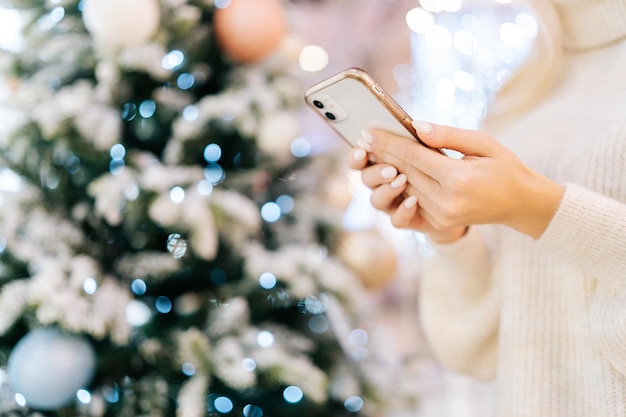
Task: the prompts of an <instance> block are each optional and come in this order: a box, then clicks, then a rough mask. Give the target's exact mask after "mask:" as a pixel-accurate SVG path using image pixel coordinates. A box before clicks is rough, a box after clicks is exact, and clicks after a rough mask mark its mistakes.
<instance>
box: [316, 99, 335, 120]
mask: <svg viewBox="0 0 626 417" xmlns="http://www.w3.org/2000/svg"><path fill="white" fill-rule="evenodd" d="M313 105H314V106H315V107H317V108H318V109H320V110H324V103H322V102H321V101H319V100H313ZM324 116H326V118H327V119H328V120H336V119H337V116H335V115H334V114H333V113H332V112H330V111H324Z"/></svg>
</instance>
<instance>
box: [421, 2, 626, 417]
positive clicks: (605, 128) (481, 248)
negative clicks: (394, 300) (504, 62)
mask: <svg viewBox="0 0 626 417" xmlns="http://www.w3.org/2000/svg"><path fill="white" fill-rule="evenodd" d="M559 14H560V15H561V16H562V17H563V19H564V27H565V29H566V33H565V35H566V36H565V45H566V46H567V48H568V49H569V51H570V52H568V53H566V55H565V62H564V71H563V74H562V77H561V78H560V79H559V81H558V83H557V85H556V86H554V87H553V90H551V91H550V93H549V94H547V95H546V97H545V98H544V100H542V101H541V102H540V103H539V104H538V105H537V106H535V107H534V108H533V109H532V110H531V111H529V112H527V113H526V114H524V115H521V116H520V117H519V118H517V119H516V120H515V122H513V123H511V124H510V125H509V126H507V128H506V129H505V130H503V131H501V132H494V134H495V136H496V137H497V138H498V139H499V140H501V141H502V142H503V143H504V144H505V145H506V146H507V147H509V148H510V149H512V150H513V151H514V152H515V153H516V154H517V155H518V156H519V157H520V158H521V159H522V160H523V161H524V163H526V164H527V165H528V166H529V167H531V168H532V169H534V170H536V171H538V172H540V173H542V174H544V175H546V176H548V177H549V178H551V179H553V180H554V181H557V182H559V183H561V184H565V185H566V191H565V196H564V198H563V200H562V202H561V204H560V207H559V209H558V211H557V213H556V215H555V216H554V218H553V219H552V221H551V223H550V225H549V227H548V229H547V230H546V231H545V232H544V234H543V236H542V237H541V238H540V239H538V240H536V241H535V240H533V239H531V238H529V237H527V236H524V235H521V234H519V233H517V232H515V231H513V230H511V229H509V228H506V227H502V226H473V227H472V228H471V229H470V231H469V233H468V234H467V235H466V236H465V237H464V238H463V239H461V240H459V241H457V242H455V243H453V244H450V245H438V246H436V247H435V249H436V254H435V255H434V256H433V257H432V258H430V259H429V260H428V262H427V265H426V266H425V270H424V275H423V277H422V281H421V282H422V286H421V290H420V317H421V319H422V325H423V329H424V332H425V334H426V336H427V340H428V341H429V344H430V346H431V347H432V349H433V352H434V353H435V355H436V356H437V357H438V358H439V359H440V360H441V361H442V363H443V364H444V365H447V366H448V367H449V368H450V369H451V370H453V371H456V372H462V373H467V374H471V375H474V376H477V377H480V378H487V379H492V378H493V379H495V385H496V397H497V398H496V402H495V403H496V405H495V407H496V410H495V415H496V416H497V417H522V416H524V417H605V416H607V417H609V416H610V417H626V41H623V40H622V41H619V39H623V35H624V34H626V1H616V0H605V1H596V2H593V1H590V0H583V1H576V0H559ZM574 22H582V23H579V24H574ZM575 27H578V30H573V28H575ZM573 51H577V52H573Z"/></svg>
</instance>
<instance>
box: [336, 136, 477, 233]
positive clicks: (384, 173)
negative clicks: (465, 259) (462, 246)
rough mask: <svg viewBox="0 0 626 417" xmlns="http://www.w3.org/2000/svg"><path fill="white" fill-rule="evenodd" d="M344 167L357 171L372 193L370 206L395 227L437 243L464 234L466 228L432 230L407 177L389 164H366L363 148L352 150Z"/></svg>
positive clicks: (367, 159) (366, 157)
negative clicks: (346, 165)
mask: <svg viewBox="0 0 626 417" xmlns="http://www.w3.org/2000/svg"><path fill="white" fill-rule="evenodd" d="M348 166H349V167H350V168H351V169H354V170H358V171H360V172H361V180H362V182H363V184H365V186H366V187H368V188H370V189H371V190H372V194H371V197H370V201H371V204H372V206H373V207H374V208H376V209H377V210H381V211H383V212H385V213H387V214H388V215H389V218H390V220H391V224H393V225H394V226H395V227H397V228H400V229H413V230H416V231H418V232H422V233H425V234H427V235H428V236H429V238H430V239H431V240H432V241H434V242H437V243H451V242H453V241H455V240H457V239H459V238H460V237H462V236H463V235H464V234H465V232H466V231H467V227H450V228H436V227H434V226H433V223H434V222H431V221H429V220H428V218H429V214H428V213H427V212H426V211H424V210H423V209H422V208H421V207H420V206H419V203H418V200H417V196H416V195H415V193H414V190H413V187H412V186H411V185H410V184H409V183H408V182H407V176H406V175H405V174H399V173H398V170H397V169H396V168H395V167H394V166H392V165H389V164H384V163H370V156H369V154H368V152H367V151H366V150H365V149H363V148H360V147H355V148H353V149H352V150H351V151H350V154H349V161H348Z"/></svg>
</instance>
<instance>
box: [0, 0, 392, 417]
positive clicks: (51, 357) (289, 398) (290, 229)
mask: <svg viewBox="0 0 626 417" xmlns="http://www.w3.org/2000/svg"><path fill="white" fill-rule="evenodd" d="M3 6H7V7H11V8H16V9H19V10H20V11H21V14H22V16H23V18H24V25H23V39H24V45H23V46H22V47H21V48H19V50H17V51H3V52H2V57H1V59H0V62H1V64H0V65H2V68H1V70H2V72H3V74H5V76H6V77H7V80H8V81H7V84H8V85H9V86H10V87H11V92H10V94H9V99H8V100H7V103H4V106H3V113H2V114H3V117H4V124H3V128H2V129H3V130H2V132H1V133H2V136H0V146H1V149H2V153H1V154H0V158H1V160H0V164H1V165H2V166H3V167H6V168H3V171H2V175H3V178H5V182H6V181H7V180H6V179H7V178H9V179H10V180H11V183H12V184H14V186H13V188H12V189H11V190H7V189H5V190H4V191H3V192H2V194H0V198H1V200H0V209H1V210H0V337H1V339H0V365H2V371H1V372H2V373H1V374H0V376H2V378H0V384H1V385H0V386H1V387H2V391H1V392H0V411H1V412H2V413H3V415H7V416H11V415H16V416H17V415H20V416H22V415H28V416H30V415H33V416H34V415H42V414H45V415H50V416H74V415H81V416H82V415H84V416H116V417H131V416H133V417H134V416H164V417H165V416H179V417H196V416H206V415H214V416H218V415H224V416H241V415H243V416H246V417H261V416H263V415H267V416H294V415H297V416H303V417H305V416H342V415H373V414H374V413H377V412H378V410H379V408H378V407H379V406H380V404H382V403H380V402H379V400H380V399H381V397H384V396H385V394H384V391H383V387H384V386H386V387H387V388H392V389H393V388H394V387H393V384H391V383H389V378H391V377H392V376H391V371H388V372H381V369H380V367H381V366H384V365H381V363H380V362H377V361H376V360H375V359H376V355H375V354H374V353H372V352H370V353H369V359H366V357H368V355H367V352H368V351H367V349H368V348H369V345H368V344H367V343H366V342H367V337H366V336H367V333H366V332H365V331H364V330H362V329H358V328H357V327H358V326H357V324H358V320H359V317H362V314H363V313H364V312H367V307H368V305H367V295H366V293H365V292H364V290H363V288H362V287H361V285H360V283H359V280H358V279H357V278H356V276H355V274H354V273H353V272H352V270H351V269H349V268H347V267H346V266H345V265H344V264H343V263H342V262H341V261H340V260H339V258H338V257H337V256H335V254H334V253H335V252H334V248H335V246H334V243H333V242H334V241H335V238H336V236H337V233H338V232H337V229H338V227H339V226H338V225H339V223H338V220H337V219H338V218H339V215H338V213H337V212H334V211H333V209H332V207H329V205H328V204H327V203H326V202H324V199H323V197H322V194H323V192H324V191H323V186H321V184H323V182H324V179H325V176H327V175H328V171H332V170H333V169H334V168H333V166H334V165H333V161H332V160H330V159H329V158H325V157H321V156H320V157H314V158H313V157H310V156H309V154H308V146H309V145H308V144H307V143H306V141H304V140H302V139H296V138H297V135H298V132H297V131H298V121H297V111H298V109H299V108H300V107H301V105H302V101H303V100H302V92H303V90H304V88H303V86H302V85H301V82H302V79H301V75H300V74H299V72H298V69H297V66H296V65H295V62H294V59H293V57H291V56H290V54H289V51H288V50H286V49H285V48H282V47H281V42H282V41H283V40H284V38H285V36H286V34H285V32H286V30H287V29H286V27H287V25H286V24H285V20H286V19H287V18H286V10H287V9H288V7H289V6H288V5H287V4H283V3H279V2H277V1H273V0H264V1H261V0H252V1H247V2H244V0H233V2H232V3H230V2H228V1H219V0H215V1H213V0H161V1H157V0H83V1H78V0H47V1H45V2H41V1H32V0H14V1H8V2H4V4H3ZM235 6H237V8H235ZM228 14H231V15H232V14H235V15H239V16H238V17H240V18H241V17H242V15H243V16H244V17H245V16H248V20H247V22H248V23H241V22H242V20H241V19H239V20H238V19H237V17H235V18H233V17H232V16H230V17H229V16H228ZM250 16H253V17H254V19H252V20H250V19H249V17H250ZM255 21H256V22H261V23H262V24H261V25H258V24H257V25H255V24H254V22H255ZM237 22H238V23H237ZM243 22H246V20H245V19H244V20H243ZM241 24H243V25H244V26H243V27H241V26H240V27H237V25H241ZM250 34H251V35H250ZM246 36H248V37H247V38H246ZM5 188H7V187H5ZM350 352H351V353H352V354H351V355H348V354H347V353H350ZM354 352H357V353H354ZM358 352H361V353H360V354H358ZM364 352H365V353H364ZM5 370H6V372H5ZM6 376H8V380H9V383H10V385H7V383H6V378H5V377H6ZM396 388H397V387H396Z"/></svg>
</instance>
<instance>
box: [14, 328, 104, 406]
mask: <svg viewBox="0 0 626 417" xmlns="http://www.w3.org/2000/svg"><path fill="white" fill-rule="evenodd" d="M7 369H8V375H9V381H10V382H11V386H12V387H13V390H14V391H15V392H16V393H18V394H21V395H22V396H23V397H24V399H25V400H26V404H27V405H28V406H29V407H32V408H35V409H39V410H45V411H51V410H57V409H59V408H61V407H64V406H66V405H68V404H69V403H70V402H71V401H72V400H74V399H75V398H76V392H77V391H78V390H79V389H81V388H84V387H86V386H87V385H88V384H89V382H90V381H91V379H92V378H93V375H94V373H95V370H96V354H95V351H94V348H93V347H92V345H91V344H90V343H89V342H88V341H87V340H86V339H85V338H84V337H80V336H76V335H71V334H66V333H63V332H62V331H61V330H58V329H54V328H47V327H41V328H38V329H35V330H32V331H31V332H30V333H28V334H27V335H26V336H24V337H23V338H22V339H21V340H20V341H19V342H18V343H17V344H16V345H15V347H14V348H13V351H12V352H11V355H10V356H9V360H8V363H7Z"/></svg>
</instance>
